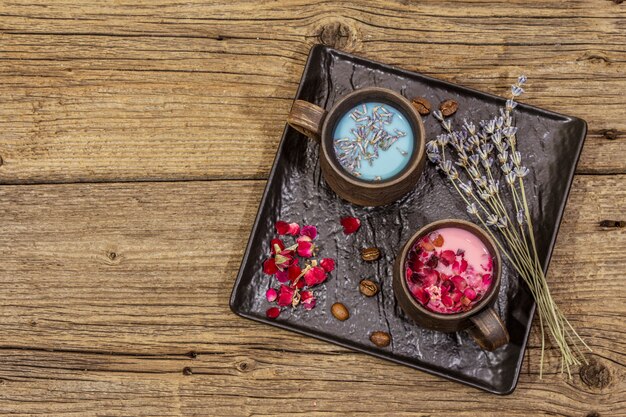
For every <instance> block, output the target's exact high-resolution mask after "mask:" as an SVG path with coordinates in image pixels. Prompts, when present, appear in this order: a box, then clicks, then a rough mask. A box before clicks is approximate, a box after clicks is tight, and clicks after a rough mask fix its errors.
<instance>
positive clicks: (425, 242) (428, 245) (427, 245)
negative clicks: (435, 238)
mask: <svg viewBox="0 0 626 417" xmlns="http://www.w3.org/2000/svg"><path fill="white" fill-rule="evenodd" d="M419 245H420V247H421V248H422V249H424V250H425V251H428V252H431V251H434V250H435V245H433V243H432V242H431V241H430V239H428V236H424V237H423V238H421V239H420V241H419Z"/></svg>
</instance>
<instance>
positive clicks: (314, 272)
mask: <svg viewBox="0 0 626 417" xmlns="http://www.w3.org/2000/svg"><path fill="white" fill-rule="evenodd" d="M304 280H305V281H306V285H307V286H309V287H313V286H314V285H317V284H321V283H322V282H324V281H325V280H326V271H324V268H322V267H319V266H314V267H313V268H311V269H310V270H309V271H308V272H307V273H306V274H304Z"/></svg>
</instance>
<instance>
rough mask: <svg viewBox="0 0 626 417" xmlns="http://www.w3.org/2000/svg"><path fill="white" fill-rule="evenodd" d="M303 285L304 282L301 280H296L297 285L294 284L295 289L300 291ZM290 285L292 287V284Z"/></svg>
mask: <svg viewBox="0 0 626 417" xmlns="http://www.w3.org/2000/svg"><path fill="white" fill-rule="evenodd" d="M305 284H306V283H305V282H304V280H303V279H299V280H298V283H297V284H296V288H297V289H299V290H300V289H302V288H304V285H305ZM292 285H293V284H292Z"/></svg>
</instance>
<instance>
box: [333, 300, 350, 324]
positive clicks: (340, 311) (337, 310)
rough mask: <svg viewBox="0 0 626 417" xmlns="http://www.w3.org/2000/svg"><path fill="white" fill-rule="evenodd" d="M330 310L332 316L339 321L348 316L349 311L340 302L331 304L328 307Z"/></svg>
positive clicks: (346, 318)
mask: <svg viewBox="0 0 626 417" xmlns="http://www.w3.org/2000/svg"><path fill="white" fill-rule="evenodd" d="M330 312H331V313H333V316H335V318H336V319H337V320H339V321H345V320H348V318H350V313H349V312H348V309H347V308H346V306H344V305H343V304H341V303H335V304H333V305H332V307H331V308H330Z"/></svg>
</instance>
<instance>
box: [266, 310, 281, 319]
mask: <svg viewBox="0 0 626 417" xmlns="http://www.w3.org/2000/svg"><path fill="white" fill-rule="evenodd" d="M279 314H280V308H278V307H271V308H268V309H267V311H266V312H265V316H266V317H267V318H268V319H275V318H276V317H278V315H279Z"/></svg>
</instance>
